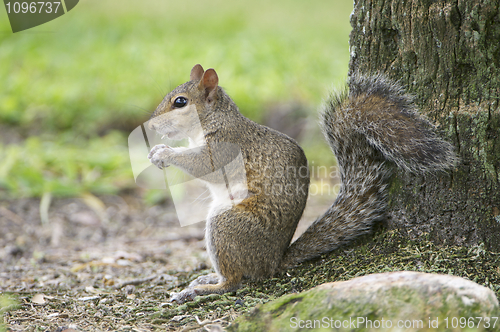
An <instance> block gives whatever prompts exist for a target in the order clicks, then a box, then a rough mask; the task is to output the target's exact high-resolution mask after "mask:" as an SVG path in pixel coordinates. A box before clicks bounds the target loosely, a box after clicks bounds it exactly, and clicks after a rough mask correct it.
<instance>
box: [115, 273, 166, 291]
mask: <svg viewBox="0 0 500 332" xmlns="http://www.w3.org/2000/svg"><path fill="white" fill-rule="evenodd" d="M156 277H157V276H156V275H153V276H150V277H146V278H139V279H132V280H126V281H120V282H119V283H117V284H116V285H115V286H114V288H122V287H124V286H128V285H140V284H143V283H145V282H148V281H151V280H153V279H155V278H156Z"/></svg>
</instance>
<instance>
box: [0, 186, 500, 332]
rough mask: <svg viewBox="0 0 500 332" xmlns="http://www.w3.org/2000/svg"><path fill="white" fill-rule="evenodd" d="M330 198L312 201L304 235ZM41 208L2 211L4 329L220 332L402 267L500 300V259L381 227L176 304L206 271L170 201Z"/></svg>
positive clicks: (91, 201) (119, 199)
mask: <svg viewBox="0 0 500 332" xmlns="http://www.w3.org/2000/svg"><path fill="white" fill-rule="evenodd" d="M332 199H333V198H332V197H326V196H321V195H319V196H316V197H313V198H312V199H310V201H309V202H308V206H307V208H306V211H305V214H304V217H303V221H302V222H301V223H302V226H301V227H300V228H301V229H304V228H305V227H306V226H307V224H308V223H309V222H310V221H311V220H313V219H314V217H315V216H317V215H319V214H320V213H321V212H323V211H325V210H326V206H327V205H329V204H330V203H331V201H332ZM46 207H47V200H45V201H44V200H43V199H42V201H41V200H40V199H19V200H12V201H5V202H0V319H1V317H2V315H3V322H4V324H3V325H4V326H3V327H2V321H1V320H0V331H3V330H4V329H7V331H47V332H55V331H57V332H62V331H66V332H70V331H156V330H161V331H220V330H221V329H222V328H224V327H226V326H228V325H230V323H231V322H232V321H233V320H234V319H235V318H237V317H238V316H239V315H241V314H243V313H245V312H248V311H251V310H252V309H253V308H255V306H257V305H258V304H259V303H263V302H267V301H270V300H272V299H274V298H277V297H279V296H281V295H283V294H287V293H293V292H299V291H302V290H305V289H309V288H311V287H314V286H316V285H318V284H321V283H324V282H329V281H338V280H348V279H351V278H353V277H356V276H362V275H366V274H369V273H377V272H388V271H401V270H409V271H422V272H431V273H445V274H453V275H457V276H461V277H464V278H467V279H469V280H473V281H475V282H477V283H479V284H481V285H484V286H486V287H489V288H491V289H492V290H493V291H495V292H496V294H497V296H500V267H499V266H500V254H499V253H494V252H490V251H488V250H485V248H484V246H483V245H479V246H474V247H459V246H449V247H440V246H436V245H434V244H433V243H432V242H430V241H428V239H426V237H425V235H423V236H421V237H420V238H419V239H418V240H408V238H409V237H408V236H407V235H405V234H404V233H402V232H401V231H397V230H389V231H387V230H384V229H378V230H377V231H376V232H375V234H374V236H368V237H366V238H364V239H361V240H359V241H356V243H353V244H352V245H351V246H348V247H346V248H343V249H341V250H338V251H335V252H333V253H331V254H326V255H323V256H322V257H321V258H319V259H317V260H315V261H311V262H306V263H303V264H302V265H301V266H300V267H299V268H297V269H293V270H289V271H287V272H286V273H284V274H281V275H279V276H277V277H276V278H272V279H268V280H264V281H262V282H258V283H257V282H248V283H245V284H244V286H243V287H242V288H241V289H239V290H238V291H237V292H235V293H229V294H224V295H208V296H204V297H198V298H196V300H195V301H193V302H188V303H185V304H183V305H178V304H175V303H174V304H172V303H170V302H169V293H170V292H172V291H179V290H180V289H182V288H183V287H185V286H186V285H187V283H188V282H189V281H191V280H192V279H193V278H195V277H197V276H199V275H201V274H206V273H209V272H211V270H210V268H209V267H210V262H209V260H208V257H207V255H206V252H205V248H204V242H203V228H204V225H203V223H198V224H195V225H192V226H187V227H180V225H179V222H178V220H177V218H176V214H175V210H174V208H173V206H172V205H170V203H168V201H167V202H164V203H162V204H159V205H156V206H147V205H146V204H145V203H144V200H143V199H142V197H141V196H140V194H139V193H138V192H132V193H130V194H128V195H122V196H104V197H94V196H91V195H87V196H83V197H81V198H74V199H53V200H52V202H51V203H50V208H49V209H48V214H47V215H46V217H45V212H44V211H47V209H46ZM40 211H42V213H40ZM42 220H44V221H43V222H42ZM300 232H301V231H300V230H299V231H298V232H297V233H300Z"/></svg>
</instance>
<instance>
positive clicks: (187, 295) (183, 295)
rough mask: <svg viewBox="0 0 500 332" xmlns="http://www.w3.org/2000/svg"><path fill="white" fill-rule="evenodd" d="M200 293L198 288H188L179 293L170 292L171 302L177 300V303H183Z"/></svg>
mask: <svg viewBox="0 0 500 332" xmlns="http://www.w3.org/2000/svg"><path fill="white" fill-rule="evenodd" d="M196 295H198V294H197V293H196V289H194V288H186V289H184V290H182V291H180V292H179V293H170V299H169V301H170V302H174V301H175V302H177V304H183V303H184V302H186V301H192V300H194V298H195V297H196Z"/></svg>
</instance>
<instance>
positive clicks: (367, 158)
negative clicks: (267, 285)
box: [281, 75, 455, 268]
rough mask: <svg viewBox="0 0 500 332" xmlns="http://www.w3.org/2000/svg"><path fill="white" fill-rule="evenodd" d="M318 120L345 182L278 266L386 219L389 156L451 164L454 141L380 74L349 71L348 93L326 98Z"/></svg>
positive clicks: (426, 165) (417, 165)
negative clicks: (439, 133) (442, 135)
mask: <svg viewBox="0 0 500 332" xmlns="http://www.w3.org/2000/svg"><path fill="white" fill-rule="evenodd" d="M322 125H323V132H324V134H325V136H326V138H327V140H328V142H329V144H330V147H331V149H332V151H333V153H334V154H335V156H336V157H337V163H338V167H339V169H340V179H341V182H342V187H341V189H340V191H339V194H338V196H337V198H336V200H335V202H334V203H333V205H332V206H331V207H330V208H329V209H328V210H327V211H326V213H325V214H324V215H323V216H322V217H320V218H318V219H317V220H316V221H315V222H314V223H313V224H312V225H311V226H310V227H309V228H308V229H307V230H306V231H305V233H304V234H302V235H301V236H300V237H299V238H298V239H297V240H296V241H295V242H294V243H292V245H291V246H290V247H289V248H288V249H287V251H286V253H285V255H284V258H283V261H282V264H281V265H282V267H283V268H286V267H290V266H294V265H296V264H298V263H300V262H302V261H304V260H307V259H311V258H314V257H317V256H319V255H320V254H322V253H325V252H329V251H332V250H334V249H336V248H338V247H339V246H342V245H344V244H347V243H348V242H350V241H351V240H353V239H354V238H356V237H358V236H360V235H363V234H366V233H368V232H369V231H370V229H371V226H372V224H373V222H374V221H377V220H380V219H382V218H383V217H384V214H385V210H386V207H387V185H388V181H389V178H390V177H391V175H392V169H393V167H391V165H389V163H388V161H390V162H393V163H395V164H396V165H397V166H398V167H400V168H402V169H405V170H407V171H411V172H427V171H432V170H439V169H445V168H448V167H450V166H452V165H453V164H454V163H455V156H454V153H453V148H452V145H451V144H449V143H448V142H446V141H443V140H442V139H440V138H439V137H438V136H436V134H435V133H434V127H433V125H432V124H431V123H430V122H429V121H427V120H426V119H425V118H424V117H423V116H421V115H420V114H418V112H417V110H416V108H415V106H414V104H413V101H412V98H411V96H409V95H408V94H406V93H404V91H403V89H402V87H401V86H400V85H399V84H397V83H395V82H392V81H390V80H388V79H386V78H385V77H383V76H382V75H375V76H360V75H353V76H352V77H351V79H350V82H349V91H348V92H347V91H344V92H341V93H340V94H336V95H332V96H331V97H330V99H329V101H328V102H327V103H326V106H325V109H324V111H323V114H322Z"/></svg>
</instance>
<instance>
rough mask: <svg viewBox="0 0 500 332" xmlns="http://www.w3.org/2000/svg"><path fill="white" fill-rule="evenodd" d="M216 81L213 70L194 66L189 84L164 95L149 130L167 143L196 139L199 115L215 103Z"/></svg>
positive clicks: (216, 77)
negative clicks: (175, 140)
mask: <svg viewBox="0 0 500 332" xmlns="http://www.w3.org/2000/svg"><path fill="white" fill-rule="evenodd" d="M218 86H219V78H218V76H217V73H216V72H215V70H213V69H207V70H206V71H205V70H203V67H202V66H201V65H199V64H198V65H196V66H194V67H193V69H192V70H191V75H190V81H189V82H186V83H184V84H181V85H179V86H178V87H177V88H175V89H174V90H173V91H172V92H170V93H169V94H167V95H166V96H165V98H164V99H163V101H162V102H161V103H160V105H158V107H157V108H156V110H155V111H154V113H153V114H152V116H151V118H150V119H149V122H148V128H149V129H151V130H155V131H156V132H158V133H159V134H161V135H166V136H168V137H169V138H170V139H183V138H193V139H195V138H196V137H198V136H199V135H200V134H202V128H201V124H200V115H202V114H203V112H206V111H209V110H210V109H212V106H213V105H214V104H215V102H216V101H217V98H218V95H217V92H218V90H219V89H218Z"/></svg>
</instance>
